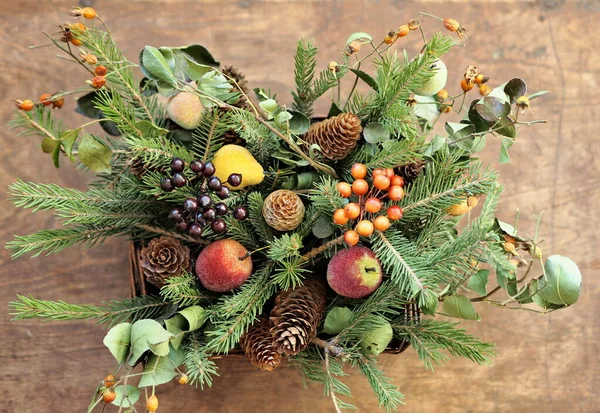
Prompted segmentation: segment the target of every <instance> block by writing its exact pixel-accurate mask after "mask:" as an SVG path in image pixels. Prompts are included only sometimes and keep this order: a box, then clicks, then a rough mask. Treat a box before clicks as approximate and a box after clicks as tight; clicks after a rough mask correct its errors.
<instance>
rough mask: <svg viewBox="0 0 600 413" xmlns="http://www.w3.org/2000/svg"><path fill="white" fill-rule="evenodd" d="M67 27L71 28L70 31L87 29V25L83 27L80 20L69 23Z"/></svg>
mask: <svg viewBox="0 0 600 413" xmlns="http://www.w3.org/2000/svg"><path fill="white" fill-rule="evenodd" d="M69 29H71V30H72V31H75V32H82V33H83V32H85V31H86V30H87V27H85V24H83V23H81V22H77V23H73V24H71V25H69Z"/></svg>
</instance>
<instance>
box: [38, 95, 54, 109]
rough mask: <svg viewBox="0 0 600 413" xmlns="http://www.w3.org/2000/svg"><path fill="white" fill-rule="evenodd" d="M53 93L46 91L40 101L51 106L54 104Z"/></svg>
mask: <svg viewBox="0 0 600 413" xmlns="http://www.w3.org/2000/svg"><path fill="white" fill-rule="evenodd" d="M51 99H52V95H51V94H50V93H44V94H43V95H42V96H40V102H42V105H44V106H49V105H51V104H52V100H51Z"/></svg>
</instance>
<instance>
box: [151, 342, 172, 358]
mask: <svg viewBox="0 0 600 413" xmlns="http://www.w3.org/2000/svg"><path fill="white" fill-rule="evenodd" d="M148 349H149V350H150V351H151V352H152V353H154V354H156V355H157V356H166V355H167V354H169V342H168V341H161V342H160V343H156V344H148Z"/></svg>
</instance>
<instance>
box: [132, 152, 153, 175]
mask: <svg viewBox="0 0 600 413" xmlns="http://www.w3.org/2000/svg"><path fill="white" fill-rule="evenodd" d="M127 166H128V167H129V172H131V174H132V175H135V176H137V177H138V178H139V177H141V176H142V175H144V174H145V173H146V171H147V170H148V169H149V168H148V167H147V165H146V164H145V163H144V161H143V160H142V158H140V157H138V156H136V157H135V158H130V159H129V160H128V161H127Z"/></svg>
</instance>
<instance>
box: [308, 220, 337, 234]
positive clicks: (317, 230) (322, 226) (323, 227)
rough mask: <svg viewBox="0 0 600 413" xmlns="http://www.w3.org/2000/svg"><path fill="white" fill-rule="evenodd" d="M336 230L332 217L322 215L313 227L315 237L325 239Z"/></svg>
mask: <svg viewBox="0 0 600 413" xmlns="http://www.w3.org/2000/svg"><path fill="white" fill-rule="evenodd" d="M334 231H335V227H334V226H333V225H332V224H331V217H329V216H327V215H321V216H320V217H319V219H317V221H316V222H315V224H314V225H313V227H312V233H313V235H314V236H315V237H317V238H320V239H323V238H327V237H329V236H330V235H331V234H333V232H334Z"/></svg>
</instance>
